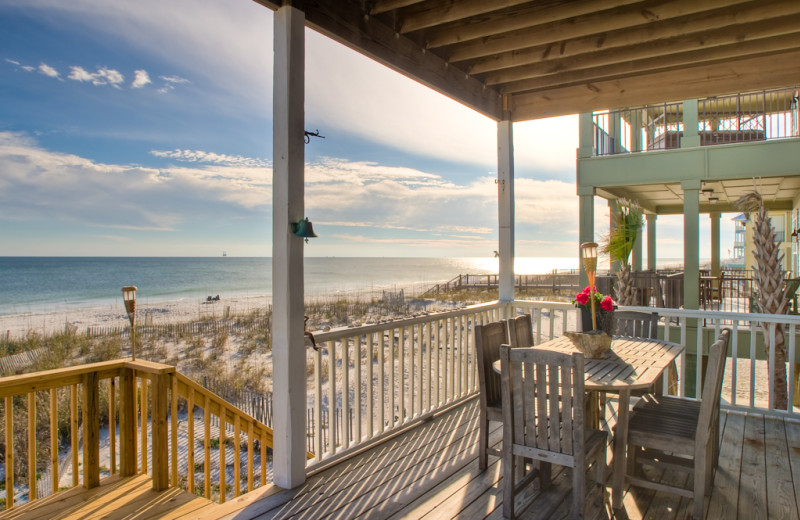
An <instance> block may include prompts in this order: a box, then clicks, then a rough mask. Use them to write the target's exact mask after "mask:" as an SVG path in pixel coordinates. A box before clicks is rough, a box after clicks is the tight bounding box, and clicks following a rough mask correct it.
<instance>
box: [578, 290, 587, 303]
mask: <svg viewBox="0 0 800 520" xmlns="http://www.w3.org/2000/svg"><path fill="white" fill-rule="evenodd" d="M575 301H576V302H578V303H580V304H581V305H586V304H587V303H589V293H588V292H586V291H584V292H581V293H578V294H577V295H576V296H575Z"/></svg>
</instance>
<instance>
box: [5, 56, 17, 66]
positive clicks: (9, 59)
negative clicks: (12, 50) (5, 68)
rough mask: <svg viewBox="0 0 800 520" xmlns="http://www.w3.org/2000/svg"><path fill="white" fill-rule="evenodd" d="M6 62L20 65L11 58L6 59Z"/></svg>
mask: <svg viewBox="0 0 800 520" xmlns="http://www.w3.org/2000/svg"><path fill="white" fill-rule="evenodd" d="M6 61H7V62H8V63H10V64H12V65H20V63H19V62H18V61H17V60H12V59H11V58H6Z"/></svg>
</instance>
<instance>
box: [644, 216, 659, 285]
mask: <svg viewBox="0 0 800 520" xmlns="http://www.w3.org/2000/svg"><path fill="white" fill-rule="evenodd" d="M646 218H647V269H649V270H650V271H655V270H656V220H657V219H658V215H656V214H655V213H653V214H648V215H647V216H646Z"/></svg>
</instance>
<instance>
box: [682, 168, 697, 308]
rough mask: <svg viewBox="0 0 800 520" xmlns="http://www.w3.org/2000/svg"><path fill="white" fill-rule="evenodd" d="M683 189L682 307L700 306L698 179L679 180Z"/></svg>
mask: <svg viewBox="0 0 800 520" xmlns="http://www.w3.org/2000/svg"><path fill="white" fill-rule="evenodd" d="M681 188H682V189H683V307H684V308H685V309H698V308H699V307H700V290H699V282H700V180H699V179H690V180H686V181H682V182H681Z"/></svg>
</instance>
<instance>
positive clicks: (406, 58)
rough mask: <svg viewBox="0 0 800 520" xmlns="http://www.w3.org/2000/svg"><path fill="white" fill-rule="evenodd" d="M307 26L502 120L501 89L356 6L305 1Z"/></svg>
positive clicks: (323, 1) (342, 3)
mask: <svg viewBox="0 0 800 520" xmlns="http://www.w3.org/2000/svg"><path fill="white" fill-rule="evenodd" d="M305 14H306V25H307V26H309V27H311V28H312V29H314V30H316V31H318V32H320V33H321V34H324V35H326V36H328V37H330V38H331V39H333V40H335V41H337V42H339V43H341V44H343V45H346V46H348V47H350V48H352V49H354V50H356V51H358V52H360V53H362V54H364V55H366V56H369V57H370V58H372V59H374V60H376V61H377V62H379V63H381V64H383V65H386V66H387V67H389V68H391V69H392V70H395V71H397V72H399V73H401V74H404V75H405V76H408V77H410V78H412V79H414V80H415V81H418V82H419V83H422V84H423V85H426V86H428V87H430V88H432V89H434V90H435V91H437V92H440V93H442V94H444V95H446V96H448V97H451V98H453V99H454V100H456V101H459V102H460V103H463V104H464V105H466V106H468V107H470V108H472V109H473V110H476V111H477V112H479V113H481V114H483V115H485V116H487V117H490V118H492V119H495V120H499V119H500V118H501V117H502V113H503V112H502V106H501V97H500V94H499V92H497V90H495V89H493V88H491V87H487V86H486V85H485V84H484V83H482V82H481V81H478V80H477V79H475V78H473V77H471V76H469V75H467V74H466V73H465V72H464V71H462V70H459V69H458V67H455V66H452V65H450V64H449V63H447V62H446V61H444V60H443V59H442V58H440V57H439V56H437V55H435V54H434V53H432V52H426V51H425V49H423V48H421V47H420V46H419V45H417V44H416V43H414V42H413V41H412V40H410V39H409V38H407V37H405V36H403V35H399V34H397V33H396V32H395V31H394V29H392V28H391V27H389V26H387V25H386V24H384V23H383V22H381V21H380V20H379V19H378V18H377V17H374V16H365V15H364V12H363V11H362V10H361V9H360V8H359V7H358V6H357V5H356V4H354V3H352V2H338V1H337V2H331V1H330V0H305Z"/></svg>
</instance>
